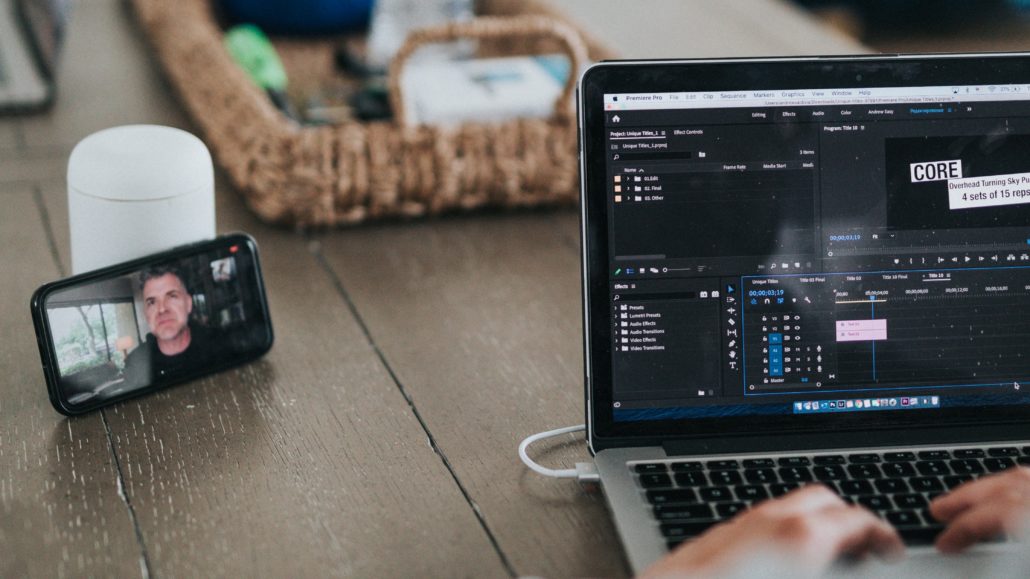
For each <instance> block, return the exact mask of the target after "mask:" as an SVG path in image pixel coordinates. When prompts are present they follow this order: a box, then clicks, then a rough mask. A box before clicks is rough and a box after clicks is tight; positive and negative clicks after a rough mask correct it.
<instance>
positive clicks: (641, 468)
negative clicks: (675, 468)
mask: <svg viewBox="0 0 1030 579" xmlns="http://www.w3.org/2000/svg"><path fill="white" fill-rule="evenodd" d="M633 470H635V471H637V472H638V473H640V474H654V473H659V472H665V471H666V470H668V469H667V468H666V466H665V463H664V462H648V463H644V464H638V465H636V466H635V467H634V468H633Z"/></svg>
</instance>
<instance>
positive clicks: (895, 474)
mask: <svg viewBox="0 0 1030 579" xmlns="http://www.w3.org/2000/svg"><path fill="white" fill-rule="evenodd" d="M880 468H882V469H883V474H884V476H889V477H892V478H903V477H909V476H915V474H916V469H915V468H913V467H912V465H911V464H909V463H907V462H888V463H885V464H882V465H880Z"/></svg>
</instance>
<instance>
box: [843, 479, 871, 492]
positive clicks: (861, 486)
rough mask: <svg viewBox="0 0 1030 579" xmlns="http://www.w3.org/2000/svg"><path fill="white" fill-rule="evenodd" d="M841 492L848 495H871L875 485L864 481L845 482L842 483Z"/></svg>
mask: <svg viewBox="0 0 1030 579" xmlns="http://www.w3.org/2000/svg"><path fill="white" fill-rule="evenodd" d="M840 490H841V492H843V493H844V494H846V495H871V494H873V492H874V491H873V485H871V484H869V481H864V480H845V481H841V482H840Z"/></svg>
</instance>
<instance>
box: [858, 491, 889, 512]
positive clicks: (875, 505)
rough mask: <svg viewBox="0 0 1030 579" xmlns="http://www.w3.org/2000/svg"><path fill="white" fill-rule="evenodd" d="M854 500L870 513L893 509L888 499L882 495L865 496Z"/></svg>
mask: <svg viewBox="0 0 1030 579" xmlns="http://www.w3.org/2000/svg"><path fill="white" fill-rule="evenodd" d="M855 500H856V501H857V502H858V504H860V505H862V506H863V507H865V508H867V509H869V510H870V511H887V510H890V509H893V508H894V506H893V505H891V501H890V499H889V498H887V497H885V496H882V495H866V496H864V497H858V498H857V499H855Z"/></svg>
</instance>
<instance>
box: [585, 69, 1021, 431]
mask: <svg viewBox="0 0 1030 579" xmlns="http://www.w3.org/2000/svg"><path fill="white" fill-rule="evenodd" d="M1016 60H1018V59H1014V58H1008V59H1004V58H1001V57H998V58H996V59H986V60H985V61H981V62H980V63H979V64H980V66H981V70H979V71H978V70H977V67H976V63H974V62H972V61H971V60H970V59H965V60H963V59H950V60H949V59H943V60H942V59H937V60H934V59H927V60H923V61H912V60H904V59H881V60H873V61H869V60H865V61H860V60H851V61H839V62H833V61H829V62H825V61H824V62H819V63H814V62H811V61H808V62H787V63H783V62H780V63H755V62H750V63H741V62H717V63H708V64H703V63H693V64H685V63H681V64H678V65H677V64H672V63H667V64H664V65H644V64H636V65H632V64H626V65H612V67H613V68H611V69H607V70H606V68H605V65H602V66H601V67H600V68H599V69H595V70H594V71H592V72H590V73H588V74H587V76H586V77H585V79H584V85H583V87H582V90H583V99H584V101H583V103H582V106H583V108H584V118H583V119H582V122H583V123H584V128H585V129H586V130H585V139H584V157H585V159H586V160H585V164H584V182H585V187H586V196H587V198H586V205H587V206H588V214H587V217H586V225H587V227H586V230H585V231H586V244H585V247H586V250H587V263H588V268H587V269H588V289H590V291H589V296H588V303H589V304H590V313H589V315H588V327H589V329H590V330H589V331H590V344H589V346H590V370H591V380H592V389H593V404H594V411H595V414H594V417H593V418H594V422H595V424H600V425H603V426H605V427H610V429H609V430H610V431H611V432H619V433H632V432H656V430H654V428H655V425H660V426H661V427H660V428H658V430H660V431H666V432H680V433H699V432H704V431H711V430H712V428H713V426H712V425H713V424H716V425H720V426H719V428H727V429H730V430H734V429H736V430H748V431H750V432H755V431H756V429H757V430H758V431H760V430H761V429H762V428H765V427H768V428H771V429H773V428H789V429H795V428H799V427H800V428H805V427H819V428H823V427H825V426H826V425H827V424H834V425H839V426H842V427H848V426H853V427H869V426H876V425H882V426H890V425H893V426H898V425H904V424H912V425H916V424H928V423H940V422H941V421H954V420H959V421H967V422H968V421H976V420H985V419H987V420H996V419H998V418H999V417H1001V416H1008V417H1010V418H1011V417H1016V416H1022V414H1020V412H1022V411H1023V407H1024V406H1023V405H1026V404H1028V403H1030V78H1028V75H1027V73H1026V72H1024V71H1023V70H1018V67H1013V66H1011V65H1013V64H1015V62H1016ZM996 61H997V62H996ZM1024 67H1025V63H1024ZM1017 70H1018V72H1017ZM1024 70H1026V69H1025V68H1024ZM985 72H989V74H985ZM864 76H865V77H867V78H863V77H864ZM688 79H689V80H688ZM983 410H987V411H986V412H983Z"/></svg>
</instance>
